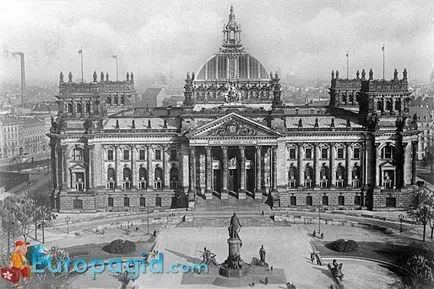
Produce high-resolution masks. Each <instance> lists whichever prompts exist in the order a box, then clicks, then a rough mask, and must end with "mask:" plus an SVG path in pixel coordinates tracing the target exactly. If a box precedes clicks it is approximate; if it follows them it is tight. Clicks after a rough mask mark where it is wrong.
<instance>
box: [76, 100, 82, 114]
mask: <svg viewBox="0 0 434 289" xmlns="http://www.w3.org/2000/svg"><path fill="white" fill-rule="evenodd" d="M77 113H83V105H82V104H81V102H77Z"/></svg>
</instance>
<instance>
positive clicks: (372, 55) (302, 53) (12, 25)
mask: <svg viewBox="0 0 434 289" xmlns="http://www.w3.org/2000/svg"><path fill="white" fill-rule="evenodd" d="M10 2H11V3H8V4H6V5H5V4H4V5H3V6H5V7H4V8H5V9H2V11H0V35H2V37H0V48H1V49H2V51H8V50H9V51H15V50H20V51H24V53H25V56H26V69H27V79H28V81H29V82H31V81H34V82H37V81H53V82H54V81H56V80H57V76H58V74H59V72H60V71H64V73H67V72H68V71H72V72H73V73H74V75H77V76H78V74H79V73H80V58H79V55H78V53H77V51H78V50H79V49H80V47H81V46H83V50H84V54H83V56H84V61H85V65H84V67H85V78H87V79H91V75H92V73H93V71H94V70H97V71H101V70H103V71H105V72H109V73H110V75H114V60H113V59H112V57H111V56H112V55H113V54H117V55H118V56H119V70H120V75H123V74H125V73H126V72H127V71H133V72H134V73H135V74H136V75H137V76H138V77H143V78H145V77H147V76H152V75H154V74H155V73H160V72H163V73H167V72H168V71H169V70H170V69H173V73H174V75H175V76H176V77H181V76H183V75H185V74H186V72H187V71H190V72H191V71H196V70H197V69H198V68H199V67H200V65H201V64H202V63H203V61H205V60H206V59H207V58H208V57H209V56H210V55H212V54H213V53H215V52H216V51H217V50H218V48H219V46H220V44H221V40H222V35H221V31H222V27H223V25H224V23H225V22H226V21H227V16H228V13H229V7H230V5H231V4H233V5H234V8H235V14H236V20H237V22H238V23H240V24H241V27H242V30H243V34H242V41H243V43H244V45H245V47H246V50H247V51H248V52H249V53H251V54H252V55H254V56H255V57H257V58H258V59H259V60H260V61H261V62H263V64H264V66H265V67H266V68H268V69H270V70H277V69H278V68H280V69H281V70H282V71H283V73H285V74H286V72H289V71H293V72H295V73H296V74H297V75H298V76H299V77H302V78H310V79H316V78H320V79H328V77H329V73H330V71H331V70H332V69H334V70H336V69H339V70H342V71H343V70H345V63H346V60H345V51H347V50H348V51H350V69H351V70H352V73H354V72H355V70H356V69H362V68H370V67H372V68H373V69H374V72H376V73H377V72H378V76H379V75H380V70H381V50H380V47H381V45H382V43H383V42H384V43H385V44H386V66H387V71H389V72H390V77H391V74H392V71H393V69H394V68H395V67H397V68H400V69H403V67H407V69H408V70H409V77H410V78H419V79H427V78H428V77H429V74H430V72H431V70H432V67H433V64H434V24H433V17H432V15H433V14H434V11H433V5H434V4H432V3H431V2H432V1H429V0H426V1H425V0H422V1H408V0H397V1H391V0H388V1H347V0H345V1H344V0H335V1H319V2H318V1H313V0H305V1H302V0H296V1H284V0H280V1H262V0H240V1H227V0H225V1H217V0H210V1H198V0H190V1H176V0H173V1H172V0H168V1H157V0H151V1H146V2H144V1H84V0H76V1H34V2H27V1H18V2H12V1H10ZM0 67H2V69H0V80H7V81H12V80H13V81H17V79H18V77H19V68H18V64H17V61H16V59H12V58H11V57H9V58H7V57H6V56H5V53H3V56H0ZM111 78H112V79H113V77H111Z"/></svg>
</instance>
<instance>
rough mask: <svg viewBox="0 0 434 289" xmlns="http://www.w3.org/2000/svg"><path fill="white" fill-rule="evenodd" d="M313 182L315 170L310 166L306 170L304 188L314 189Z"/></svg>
mask: <svg viewBox="0 0 434 289" xmlns="http://www.w3.org/2000/svg"><path fill="white" fill-rule="evenodd" d="M312 182H313V168H312V167H311V166H310V165H309V164H308V165H306V168H305V169H304V186H305V187H307V188H310V187H312V184H313V183H312Z"/></svg>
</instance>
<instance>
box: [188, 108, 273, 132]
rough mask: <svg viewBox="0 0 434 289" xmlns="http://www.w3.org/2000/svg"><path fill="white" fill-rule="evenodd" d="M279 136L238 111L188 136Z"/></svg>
mask: <svg viewBox="0 0 434 289" xmlns="http://www.w3.org/2000/svg"><path fill="white" fill-rule="evenodd" d="M226 136H230V137H279V136H280V133H278V132H276V131H274V130H272V129H270V128H269V127H267V126H265V125H263V124H260V123H258V122H256V121H254V120H252V119H249V118H246V117H244V116H241V115H239V114H236V113H234V112H233V113H230V114H227V115H225V116H223V117H221V118H218V119H216V120H214V121H211V122H209V123H207V124H205V125H203V126H201V127H198V128H196V129H193V130H191V131H190V132H188V134H187V137H188V138H202V137H226Z"/></svg>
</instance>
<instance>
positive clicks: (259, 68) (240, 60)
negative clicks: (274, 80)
mask: <svg viewBox="0 0 434 289" xmlns="http://www.w3.org/2000/svg"><path fill="white" fill-rule="evenodd" d="M231 62H234V65H233V66H234V67H233V68H234V69H233V71H232V70H231V69H228V64H229V66H231V64H232V63H231ZM196 75H197V76H196V80H198V81H200V80H205V81H206V80H227V79H237V80H258V79H269V78H270V76H269V74H268V73H267V71H266V70H265V67H264V66H263V65H262V63H261V62H259V61H258V60H257V59H256V58H255V57H253V56H251V55H250V54H248V53H240V54H238V55H236V57H235V58H233V55H230V54H228V53H217V54H216V55H214V56H212V57H211V58H209V59H208V60H207V61H205V63H204V64H203V65H202V66H201V68H200V69H199V71H198V72H197V74H196Z"/></svg>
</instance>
